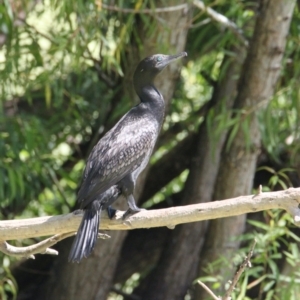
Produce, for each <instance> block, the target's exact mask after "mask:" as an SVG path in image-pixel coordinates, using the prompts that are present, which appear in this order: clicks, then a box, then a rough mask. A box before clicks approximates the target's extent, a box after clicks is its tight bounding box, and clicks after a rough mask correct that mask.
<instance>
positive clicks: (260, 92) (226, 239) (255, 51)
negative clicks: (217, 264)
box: [196, 0, 295, 300]
mask: <svg viewBox="0 0 300 300" xmlns="http://www.w3.org/2000/svg"><path fill="white" fill-rule="evenodd" d="M294 6H295V1H293V0H288V1H281V0H262V1H260V7H259V12H258V14H257V20H256V24H255V29H254V33H253V37H252V40H251V42H250V47H249V51H248V54H247V58H246V61H245V64H244V66H243V70H242V75H241V78H240V82H239V88H238V95H237V98H236V100H235V108H236V109H238V110H239V109H244V110H245V111H246V113H245V114H244V115H243V116H242V117H241V120H240V121H239V122H240V127H239V129H238V132H237V134H236V135H235V137H234V140H233V142H232V143H231V145H230V148H229V150H227V149H226V148H224V150H223V153H222V163H221V165H220V170H219V174H218V178H217V181H216V185H215V192H214V199H224V198H227V197H233V196H238V195H241V194H244V193H249V192H250V191H251V188H252V183H253V177H254V173H255V168H256V161H257V156H258V154H259V151H260V132H259V126H258V121H257V116H256V111H258V110H259V109H261V107H262V106H265V105H266V104H267V103H268V102H269V101H270V99H271V97H272V95H273V93H274V90H275V84H276V82H277V80H278V77H279V75H280V66H281V61H282V57H283V53H284V49H285V45H286V37H287V35H288V30H289V26H290V21H291V17H292V13H293V9H294ZM242 122H248V125H247V127H246V128H247V130H246V132H245V130H243V128H242ZM244 124H245V123H244ZM245 218H246V216H238V217H232V218H226V219H218V220H214V221H211V222H210V224H209V229H208V232H207V238H206V240H205V244H204V247H203V249H204V251H203V253H201V263H200V265H199V275H200V276H203V275H207V274H206V273H205V272H204V268H205V267H206V266H207V264H208V263H211V262H213V261H215V260H216V259H218V258H223V261H227V262H228V264H227V265H226V266H223V267H221V268H220V270H216V273H215V274H209V275H210V276H212V275H217V274H218V275H219V276H220V278H223V281H222V282H221V287H220V290H218V291H216V293H217V294H222V292H223V291H224V283H225V282H226V281H227V280H229V279H230V278H231V277H232V272H233V271H234V269H235V267H234V266H233V264H232V258H233V253H234V251H235V250H236V249H237V248H238V247H239V242H238V241H236V240H235V238H236V237H237V236H239V235H240V234H241V233H243V231H244V224H245ZM196 299H199V300H200V299H207V294H206V292H205V291H203V290H202V289H200V288H198V293H197V297H196Z"/></svg>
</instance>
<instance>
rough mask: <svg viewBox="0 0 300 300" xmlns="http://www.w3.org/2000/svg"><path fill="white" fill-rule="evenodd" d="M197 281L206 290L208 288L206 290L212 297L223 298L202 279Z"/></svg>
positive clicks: (215, 298)
mask: <svg viewBox="0 0 300 300" xmlns="http://www.w3.org/2000/svg"><path fill="white" fill-rule="evenodd" d="M197 283H198V284H199V285H201V286H202V287H203V288H204V289H205V290H206V292H207V293H208V294H209V295H211V297H212V298H213V299H214V300H221V298H220V297H217V296H216V295H215V294H214V292H213V291H212V290H211V289H210V288H209V287H208V286H207V285H206V284H205V283H203V282H202V281H201V280H197Z"/></svg>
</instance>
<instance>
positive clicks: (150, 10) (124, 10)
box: [96, 0, 248, 47]
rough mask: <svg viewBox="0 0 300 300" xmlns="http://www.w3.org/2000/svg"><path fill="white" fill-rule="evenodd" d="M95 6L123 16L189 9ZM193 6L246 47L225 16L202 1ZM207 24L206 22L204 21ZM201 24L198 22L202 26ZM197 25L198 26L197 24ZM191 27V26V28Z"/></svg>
mask: <svg viewBox="0 0 300 300" xmlns="http://www.w3.org/2000/svg"><path fill="white" fill-rule="evenodd" d="M96 4H97V5H98V7H99V8H100V9H106V10H110V11H116V12H121V13H125V14H158V13H167V12H174V11H178V10H187V9H188V8H189V6H190V5H189V4H180V5H175V6H168V7H158V8H144V9H134V8H122V7H117V6H111V5H106V4H104V3H102V1H97V2H96ZM193 5H194V6H196V7H197V8H198V9H200V10H202V11H204V12H205V13H206V14H207V15H208V16H209V17H210V18H211V19H212V20H214V21H215V22H217V23H220V24H221V25H222V26H224V27H226V28H228V29H229V30H230V31H232V33H233V34H234V35H235V36H236V37H237V38H238V39H239V40H240V41H241V42H242V43H243V45H244V46H246V47H247V46H248V40H247V39H246V38H245V37H244V35H243V31H242V30H241V29H240V28H239V27H238V26H237V25H236V24H235V23H234V22H232V21H231V20H229V19H228V18H227V17H226V16H224V15H222V14H220V13H218V12H217V11H215V10H213V9H212V8H210V7H207V6H206V5H205V4H204V2H203V1H200V0H194V1H193ZM205 22H207V20H205ZM202 24H203V22H200V25H202ZM198 25H199V24H198ZM191 27H193V25H192V26H191Z"/></svg>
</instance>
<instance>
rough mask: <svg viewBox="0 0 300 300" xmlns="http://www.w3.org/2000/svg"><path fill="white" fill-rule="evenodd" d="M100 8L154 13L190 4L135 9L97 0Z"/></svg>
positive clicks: (130, 12)
mask: <svg viewBox="0 0 300 300" xmlns="http://www.w3.org/2000/svg"><path fill="white" fill-rule="evenodd" d="M96 4H97V5H98V7H99V9H101V8H104V9H107V10H111V11H116V12H121V13H125V14H154V13H166V12H173V11H177V10H183V9H187V8H188V7H189V5H188V4H180V5H175V6H168V7H158V8H144V9H134V8H122V7H117V6H110V5H106V4H104V3H102V1H96Z"/></svg>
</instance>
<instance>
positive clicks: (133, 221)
mask: <svg viewBox="0 0 300 300" xmlns="http://www.w3.org/2000/svg"><path fill="white" fill-rule="evenodd" d="M299 203H300V188H290V189H288V190H284V191H278V192H268V193H258V194H257V195H249V196H240V197H237V198H232V199H227V200H222V201H214V202H209V203H201V204H194V205H187V206H178V207H172V208H167V209H159V210H149V211H142V212H140V213H138V214H135V215H133V216H131V217H130V218H128V219H127V220H125V221H124V220H123V219H122V216H123V213H124V212H123V211H117V213H116V217H115V218H114V219H113V220H110V219H109V218H108V216H107V214H106V213H103V214H102V216H101V217H102V218H101V227H100V228H101V229H102V230H130V229H137V228H151V227H163V226H167V227H170V226H172V227H173V226H175V225H178V224H183V223H190V222H197V221H203V220H210V219H217V218H224V217H230V216H236V215H241V214H245V213H251V212H257V211H262V210H267V209H283V210H286V211H288V212H289V213H290V214H291V215H292V216H293V217H294V222H295V224H296V225H298V226H300V209H299V207H298V205H299ZM81 217H82V215H81V214H73V213H70V214H66V215H60V216H53V217H40V218H32V219H24V220H11V221H0V241H6V240H16V239H25V238H31V237H41V236H49V235H61V234H66V233H68V234H69V235H70V233H72V232H75V231H76V230H77V228H78V226H79V223H80V221H81ZM69 235H68V236H69ZM56 237H57V236H56ZM48 247H49V245H48Z"/></svg>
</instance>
